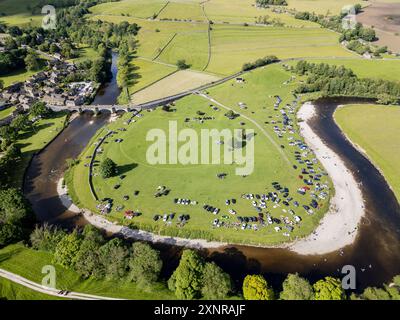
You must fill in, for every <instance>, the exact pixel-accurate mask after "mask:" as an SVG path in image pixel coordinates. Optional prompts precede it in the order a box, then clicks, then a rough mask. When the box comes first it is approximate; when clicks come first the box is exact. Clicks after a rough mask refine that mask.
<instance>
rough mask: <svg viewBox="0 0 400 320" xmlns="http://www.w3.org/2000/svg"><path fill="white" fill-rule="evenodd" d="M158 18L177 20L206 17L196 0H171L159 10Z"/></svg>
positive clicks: (197, 19)
mask: <svg viewBox="0 0 400 320" xmlns="http://www.w3.org/2000/svg"><path fill="white" fill-rule="evenodd" d="M158 18H159V19H178V20H192V21H203V22H205V21H206V20H207V19H206V17H205V16H204V13H203V10H202V9H201V6H200V4H199V3H198V2H196V1H177V2H175V1H171V2H170V3H168V5H167V6H166V7H165V8H164V9H163V10H162V11H161V13H160V15H159V16H158Z"/></svg>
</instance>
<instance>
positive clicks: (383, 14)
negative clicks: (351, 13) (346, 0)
mask: <svg viewBox="0 0 400 320" xmlns="http://www.w3.org/2000/svg"><path fill="white" fill-rule="evenodd" d="M357 21H359V22H361V23H362V24H363V25H366V26H371V27H372V26H373V27H374V28H375V31H376V33H377V36H378V37H379V41H378V42H377V44H379V45H382V46H383V45H385V46H388V48H389V49H391V50H392V51H395V52H399V53H400V3H379V2H373V3H372V4H371V5H370V6H368V7H367V8H365V9H364V10H363V12H362V13H360V14H358V15H357ZM396 34H397V35H396Z"/></svg>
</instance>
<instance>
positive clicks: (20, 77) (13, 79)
mask: <svg viewBox="0 0 400 320" xmlns="http://www.w3.org/2000/svg"><path fill="white" fill-rule="evenodd" d="M39 71H40V70H38V71H27V70H25V69H22V70H18V71H15V72H13V73H10V74H8V75H6V76H1V77H0V80H3V81H4V87H8V86H10V85H12V84H13V83H17V82H24V81H26V80H28V79H29V78H30V77H32V76H33V75H34V74H36V73H38V72H39Z"/></svg>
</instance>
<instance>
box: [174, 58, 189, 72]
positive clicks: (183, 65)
mask: <svg viewBox="0 0 400 320" xmlns="http://www.w3.org/2000/svg"><path fill="white" fill-rule="evenodd" d="M176 66H177V67H178V69H179V70H185V69H189V68H190V64H187V63H186V60H184V59H181V60H178V61H177V62H176Z"/></svg>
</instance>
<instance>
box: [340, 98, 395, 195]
mask: <svg viewBox="0 0 400 320" xmlns="http://www.w3.org/2000/svg"><path fill="white" fill-rule="evenodd" d="M335 120H336V122H337V123H338V124H339V126H340V128H341V129H342V130H343V132H344V133H345V134H346V135H347V137H349V139H350V140H351V141H352V142H353V143H355V144H357V145H358V146H359V147H360V148H361V149H362V150H363V151H364V152H365V153H366V154H367V156H368V157H369V158H370V159H371V160H372V162H373V163H374V164H375V165H376V166H377V167H378V168H380V169H381V171H382V172H383V175H384V176H385V178H386V180H387V181H388V183H389V185H390V186H391V187H392V189H393V191H394V193H395V194H396V197H397V199H398V200H399V201H400V180H399V176H400V168H399V163H400V143H399V140H398V138H397V137H398V136H399V135H400V107H399V106H377V105H353V106H350V105H349V106H345V107H342V108H339V109H338V110H337V111H336V112H335Z"/></svg>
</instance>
